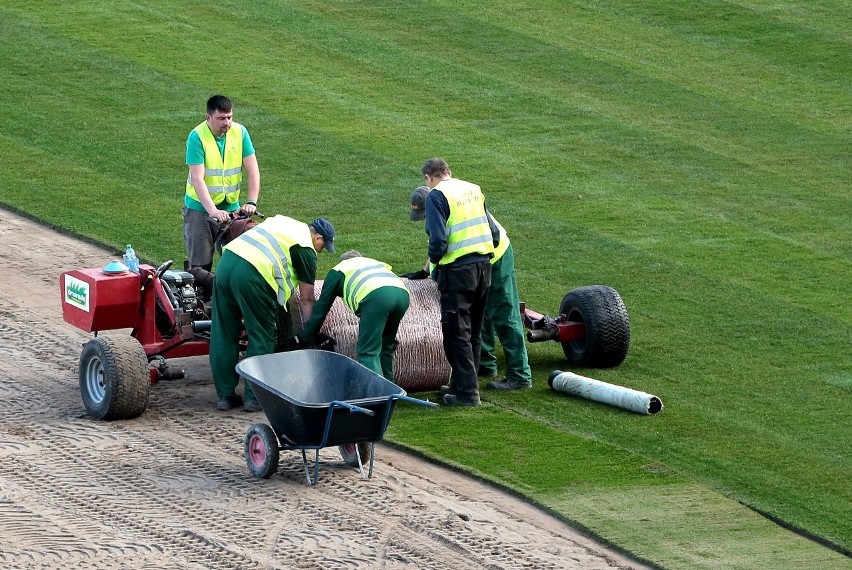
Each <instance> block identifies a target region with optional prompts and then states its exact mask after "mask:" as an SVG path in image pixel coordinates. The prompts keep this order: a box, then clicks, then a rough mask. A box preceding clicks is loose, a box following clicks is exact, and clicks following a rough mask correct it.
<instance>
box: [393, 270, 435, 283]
mask: <svg viewBox="0 0 852 570" xmlns="http://www.w3.org/2000/svg"><path fill="white" fill-rule="evenodd" d="M400 277H402V278H404V279H410V280H412V281H417V280H418V279H426V278H427V277H429V274H428V273H427V272H426V270H424V269H421V270H420V271H413V272H411V273H403V274H402V275H400Z"/></svg>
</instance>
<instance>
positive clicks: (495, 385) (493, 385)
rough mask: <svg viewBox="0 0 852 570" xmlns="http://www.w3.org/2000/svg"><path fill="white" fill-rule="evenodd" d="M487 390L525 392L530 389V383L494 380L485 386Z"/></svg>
mask: <svg viewBox="0 0 852 570" xmlns="http://www.w3.org/2000/svg"><path fill="white" fill-rule="evenodd" d="M485 387H486V388H488V389H489V390H526V389H528V388H532V383H531V382H519V381H517V380H506V379H505V378H504V379H502V380H495V381H493V382H489V383H488V384H486V385H485Z"/></svg>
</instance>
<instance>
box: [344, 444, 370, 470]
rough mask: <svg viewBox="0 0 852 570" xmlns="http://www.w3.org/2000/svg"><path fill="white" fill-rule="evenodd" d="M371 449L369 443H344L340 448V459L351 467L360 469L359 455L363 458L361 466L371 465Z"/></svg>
mask: <svg viewBox="0 0 852 570" xmlns="http://www.w3.org/2000/svg"><path fill="white" fill-rule="evenodd" d="M371 448H372V446H371V445H370V444H369V443H344V444H343V445H340V446H338V449H339V450H340V457H342V458H343V462H344V463H346V465H348V466H349V467H358V455H360V456H361V465H367V464H368V463H370V451H371ZM356 450H357V451H356Z"/></svg>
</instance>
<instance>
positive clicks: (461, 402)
mask: <svg viewBox="0 0 852 570" xmlns="http://www.w3.org/2000/svg"><path fill="white" fill-rule="evenodd" d="M481 403H482V402H481V401H480V399H479V396H478V395H474V396H472V397H470V398H462V397H461V396H457V395H455V394H447V395H446V396H444V404H445V405H447V406H478V405H479V404H481Z"/></svg>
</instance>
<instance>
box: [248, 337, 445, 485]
mask: <svg viewBox="0 0 852 570" xmlns="http://www.w3.org/2000/svg"><path fill="white" fill-rule="evenodd" d="M237 373H238V374H240V375H241V376H242V377H243V378H245V380H246V381H247V382H249V383H250V385H251V388H252V390H253V391H254V394H255V396H256V397H257V401H258V403H259V404H260V407H261V408H262V409H263V413H264V414H265V415H266V418H267V419H268V420H269V424H271V425H267V424H265V423H255V424H253V425H252V426H251V427H250V428H249V429H248V432H246V437H245V445H244V448H243V453H244V455H245V459H246V465H248V468H249V471H251V473H252V474H253V475H254V476H256V477H260V478H263V479H266V478H268V477H270V476H271V475H272V474H273V473H275V471H276V470H277V469H278V459H279V451H281V450H297V451H301V452H302V465H303V467H304V470H305V479H306V481H307V484H308V485H314V484H316V482H317V481H318V480H319V453H320V449H322V448H324V447H332V446H335V445H336V446H338V447H339V448H340V452H341V455H342V456H343V459H344V461H346V463H347V464H348V465H352V466H356V465H357V467H358V471H359V473H360V475H361V478H362V479H364V478H365V476H364V462H365V460H366V458H367V457H369V470H368V472H367V478H369V477H372V476H373V463H374V456H373V446H374V444H375V442H377V441H381V439H382V437H383V436H384V433H385V429H386V428H387V426H388V422H389V421H390V417H391V414H392V413H393V410H394V408H395V407H396V403H397V401H398V400H403V401H406V402H411V403H412V404H418V405H421V406H428V407H437V404H435V403H433V402H428V401H425V400H418V399H415V398H411V397H409V396H407V395H406V392H405V390H403V389H402V388H400V387H399V386H397V385H396V384H394V383H393V382H390V381H389V380H386V379H385V378H383V377H382V376H379V375H378V374H376V373H375V372H373V371H372V370H370V369H369V368H367V367H365V366H363V365H362V364H360V363H358V362H355V361H354V360H352V359H351V358H349V357H348V356H345V355H343V354H338V353H335V352H329V351H325V350H310V349H308V350H296V351H290V352H276V353H273V354H265V355H261V356H251V357H249V358H245V359H243V360H242V361H240V362H239V363H238V364H237ZM307 450H314V451H315V456H314V465H313V475H311V472H310V469H309V463H308V456H307V453H306V451H307Z"/></svg>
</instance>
